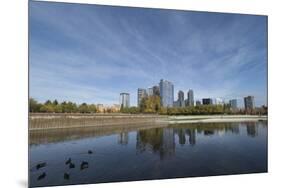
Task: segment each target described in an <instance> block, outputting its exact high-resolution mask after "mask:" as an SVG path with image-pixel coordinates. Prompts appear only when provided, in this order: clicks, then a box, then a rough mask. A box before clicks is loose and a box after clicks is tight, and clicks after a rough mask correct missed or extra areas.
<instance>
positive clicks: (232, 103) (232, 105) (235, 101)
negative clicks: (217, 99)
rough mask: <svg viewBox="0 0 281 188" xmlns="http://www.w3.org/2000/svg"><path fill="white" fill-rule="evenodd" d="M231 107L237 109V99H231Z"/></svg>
mask: <svg viewBox="0 0 281 188" xmlns="http://www.w3.org/2000/svg"><path fill="white" fill-rule="evenodd" d="M229 106H230V109H232V110H236V109H237V99H231V100H230V101H229Z"/></svg>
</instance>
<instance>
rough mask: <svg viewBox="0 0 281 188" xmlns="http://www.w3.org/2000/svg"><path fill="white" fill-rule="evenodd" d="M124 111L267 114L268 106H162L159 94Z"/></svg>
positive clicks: (192, 113)
mask: <svg viewBox="0 0 281 188" xmlns="http://www.w3.org/2000/svg"><path fill="white" fill-rule="evenodd" d="M120 111H121V112H122V113H131V114H137V113H156V114H163V115H216V114H218V115H219V114H230V115H231V114H233V115H235V114H237V115H238V114H251V115H267V107H265V106H262V107H260V108H255V109H253V110H248V111H245V110H244V109H232V108H231V107H230V105H229V104H224V105H198V106H187V107H168V108H165V107H162V106H161V101H160V97H159V96H149V97H146V98H143V99H142V101H141V103H140V105H139V107H130V108H122V107H121V110H120Z"/></svg>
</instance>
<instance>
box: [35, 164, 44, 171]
mask: <svg viewBox="0 0 281 188" xmlns="http://www.w3.org/2000/svg"><path fill="white" fill-rule="evenodd" d="M45 166H46V163H45V162H44V163H39V164H37V165H36V169H37V170H38V169H40V168H43V167H45Z"/></svg>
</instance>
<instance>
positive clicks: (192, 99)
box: [187, 89, 194, 106]
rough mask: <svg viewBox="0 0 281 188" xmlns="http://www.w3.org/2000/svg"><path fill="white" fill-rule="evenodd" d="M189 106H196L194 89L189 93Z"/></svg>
mask: <svg viewBox="0 0 281 188" xmlns="http://www.w3.org/2000/svg"><path fill="white" fill-rule="evenodd" d="M187 106H194V95H193V90H192V89H190V90H188V92H187Z"/></svg>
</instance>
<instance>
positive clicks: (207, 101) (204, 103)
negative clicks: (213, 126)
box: [202, 98, 213, 105]
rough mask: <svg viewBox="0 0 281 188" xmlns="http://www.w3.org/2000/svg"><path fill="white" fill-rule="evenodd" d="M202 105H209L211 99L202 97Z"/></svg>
mask: <svg viewBox="0 0 281 188" xmlns="http://www.w3.org/2000/svg"><path fill="white" fill-rule="evenodd" d="M202 103H203V105H210V104H213V100H212V99H211V98H205V99H202Z"/></svg>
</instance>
